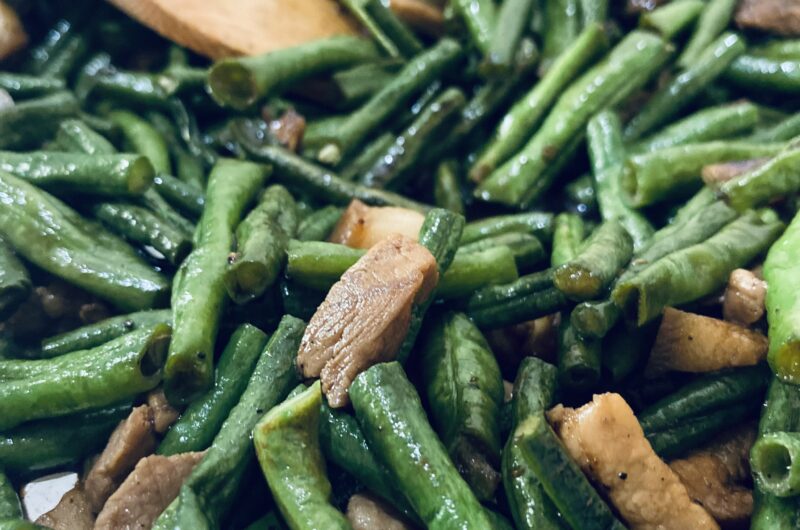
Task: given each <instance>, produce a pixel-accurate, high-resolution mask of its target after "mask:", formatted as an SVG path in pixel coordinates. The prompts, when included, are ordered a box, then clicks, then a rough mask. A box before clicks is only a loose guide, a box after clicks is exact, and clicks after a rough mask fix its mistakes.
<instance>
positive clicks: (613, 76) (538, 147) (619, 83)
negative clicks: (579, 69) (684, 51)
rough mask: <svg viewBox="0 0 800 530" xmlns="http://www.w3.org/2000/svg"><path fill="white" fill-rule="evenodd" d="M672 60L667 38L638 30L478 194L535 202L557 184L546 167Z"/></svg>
mask: <svg viewBox="0 0 800 530" xmlns="http://www.w3.org/2000/svg"><path fill="white" fill-rule="evenodd" d="M667 56H668V48H667V46H666V44H665V43H664V41H663V40H661V39H660V38H658V37H656V36H655V35H652V34H650V33H645V32H638V31H634V32H632V33H630V34H629V35H628V36H627V37H625V39H623V40H622V42H621V43H620V44H618V45H617V46H616V47H615V48H614V49H613V50H612V51H611V52H610V54H609V55H608V56H607V57H606V58H605V59H604V60H603V61H601V62H600V63H599V64H598V65H596V66H595V67H593V68H592V69H591V70H589V71H588V72H586V73H585V74H583V75H582V76H581V77H580V78H579V79H578V80H577V81H575V82H574V83H573V84H572V85H571V86H570V88H568V89H567V90H566V91H565V92H564V93H563V95H561V97H560V98H559V100H558V102H557V103H556V105H555V106H554V107H553V109H552V110H551V111H550V114H549V115H548V117H547V119H546V120H545V122H544V123H543V124H542V126H541V127H540V128H539V130H538V131H537V132H536V134H535V135H534V136H533V138H532V139H531V140H530V141H529V142H528V143H527V144H526V145H525V147H523V148H522V150H521V151H519V152H518V153H517V154H516V155H515V156H514V157H513V158H511V159H509V160H508V161H506V162H505V163H504V164H503V165H502V166H501V167H500V168H498V169H496V170H495V171H494V172H493V173H492V174H491V175H489V177H488V178H487V179H486V180H485V181H483V182H482V183H481V184H480V185H479V186H478V188H477V189H476V190H475V196H476V197H478V198H480V199H482V200H485V201H491V202H500V203H503V204H507V205H510V206H515V205H520V204H526V203H530V202H531V201H532V200H534V199H536V198H537V197H540V196H541V195H542V193H544V192H545V191H546V190H547V189H548V188H549V187H550V185H551V184H552V182H553V181H554V180H555V177H556V175H555V174H552V173H547V172H546V169H547V168H548V166H549V165H550V162H552V161H553V160H554V159H555V158H556V157H557V155H558V154H560V153H561V151H562V150H563V149H565V147H566V146H567V145H568V144H569V142H570V141H572V140H573V138H574V137H575V136H576V134H578V133H579V131H581V130H583V128H584V127H585V126H586V123H587V122H588V121H589V119H590V118H591V117H592V115H593V114H594V113H596V112H597V111H598V110H600V109H602V108H604V107H606V106H608V105H610V104H613V103H615V102H617V101H620V100H622V99H623V98H625V97H626V96H627V95H628V94H630V93H631V92H632V91H634V90H636V89H637V88H638V87H640V86H641V85H642V84H644V83H645V82H647V80H648V79H649V78H650V77H651V76H652V75H653V73H654V72H656V71H657V70H658V68H659V67H660V66H661V65H662V64H663V61H664V60H665V59H666V58H667Z"/></svg>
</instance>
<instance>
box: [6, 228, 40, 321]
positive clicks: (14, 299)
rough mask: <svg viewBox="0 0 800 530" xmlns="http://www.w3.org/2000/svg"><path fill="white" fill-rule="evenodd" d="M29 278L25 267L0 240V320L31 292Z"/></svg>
mask: <svg viewBox="0 0 800 530" xmlns="http://www.w3.org/2000/svg"><path fill="white" fill-rule="evenodd" d="M31 286H32V284H31V278H30V276H29V275H28V270H27V269H26V268H25V265H23V264H22V262H21V261H20V260H19V258H18V257H17V256H16V254H15V253H14V250H13V249H12V248H10V247H9V246H8V245H7V244H6V243H5V242H3V240H2V239H0V319H4V318H6V317H7V316H9V315H10V314H11V313H13V312H14V310H15V309H16V308H17V307H18V306H19V305H20V304H21V303H22V302H23V301H24V300H25V299H26V298H28V295H29V294H30V292H31Z"/></svg>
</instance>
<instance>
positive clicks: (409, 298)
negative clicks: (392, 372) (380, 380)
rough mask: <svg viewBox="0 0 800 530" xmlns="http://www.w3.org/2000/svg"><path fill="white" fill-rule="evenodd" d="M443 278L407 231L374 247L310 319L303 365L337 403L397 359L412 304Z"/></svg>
mask: <svg viewBox="0 0 800 530" xmlns="http://www.w3.org/2000/svg"><path fill="white" fill-rule="evenodd" d="M438 280H439V273H438V270H437V268H436V260H435V259H434V257H433V255H432V254H431V253H430V251H428V249H427V248H425V247H423V246H422V245H420V244H419V243H417V242H416V241H413V240H411V239H409V238H407V237H405V236H402V235H394V236H391V237H390V238H388V239H385V240H383V241H382V242H380V243H378V244H377V245H375V246H374V247H372V248H371V249H370V250H369V251H368V252H367V253H366V254H365V255H364V256H362V257H361V259H359V260H358V261H357V262H356V263H355V265H353V266H352V267H350V268H349V269H347V271H346V272H345V273H344V274H343V275H342V277H341V279H340V280H339V281H338V282H336V283H335V284H334V285H333V287H331V289H330V291H328V295H327V296H326V297H325V301H324V302H322V304H321V305H320V306H319V307H318V308H317V312H316V313H314V316H313V317H311V320H310V321H309V323H308V327H307V328H306V331H305V334H304V335H303V340H302V342H301V343H300V351H299V352H298V354H297V366H298V368H299V369H300V372H301V373H302V374H303V375H304V376H305V377H320V379H321V381H322V391H323V392H324V393H325V395H326V396H327V398H328V402H329V403H330V405H331V406H332V407H343V406H345V405H346V404H347V403H348V402H349V400H348V396H347V391H348V389H349V388H350V383H351V382H352V381H353V379H354V378H355V377H356V376H357V375H358V374H359V373H361V372H362V371H364V370H366V369H367V368H369V367H370V366H372V365H373V364H377V363H380V362H386V361H391V360H393V359H394V358H395V356H396V355H397V352H398V349H399V348H400V345H401V344H402V342H403V339H405V336H406V333H407V332H408V326H409V323H410V321H411V309H412V306H413V305H414V304H419V303H421V302H423V301H425V300H427V299H428V297H429V296H430V295H431V291H433V289H434V287H436V283H437V282H438Z"/></svg>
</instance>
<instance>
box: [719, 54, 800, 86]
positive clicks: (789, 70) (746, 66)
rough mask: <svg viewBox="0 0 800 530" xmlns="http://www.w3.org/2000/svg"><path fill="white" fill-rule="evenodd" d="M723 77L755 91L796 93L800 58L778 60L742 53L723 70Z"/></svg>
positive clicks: (799, 77) (799, 82)
mask: <svg viewBox="0 0 800 530" xmlns="http://www.w3.org/2000/svg"><path fill="white" fill-rule="evenodd" d="M725 79H726V80H727V81H729V82H731V83H733V84H735V85H737V86H740V87H742V88H747V89H751V90H753V91H757V92H760V91H762V90H766V91H769V92H778V93H785V94H796V93H797V90H798V89H800V58H794V59H783V60H780V59H769V58H767V57H755V56H752V55H742V56H740V57H738V58H737V59H736V60H735V61H733V62H732V63H731V64H730V66H729V67H728V69H727V70H726V71H725Z"/></svg>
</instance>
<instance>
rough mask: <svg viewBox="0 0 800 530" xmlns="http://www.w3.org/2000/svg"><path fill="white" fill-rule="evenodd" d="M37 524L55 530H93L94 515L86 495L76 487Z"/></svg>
mask: <svg viewBox="0 0 800 530" xmlns="http://www.w3.org/2000/svg"><path fill="white" fill-rule="evenodd" d="M36 524H39V525H42V526H46V527H47V528H52V529H53V530H92V528H94V513H92V507H91V506H90V505H89V499H87V498H86V494H85V493H84V491H83V490H82V489H81V488H80V487H79V486H76V487H75V488H74V489H71V490H69V491H68V492H66V493H65V494H64V496H63V497H61V501H59V503H58V504H57V505H56V507H55V508H53V509H52V510H50V511H49V512H47V513H46V514H44V515H42V516H41V517H39V518H38V519H36Z"/></svg>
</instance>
